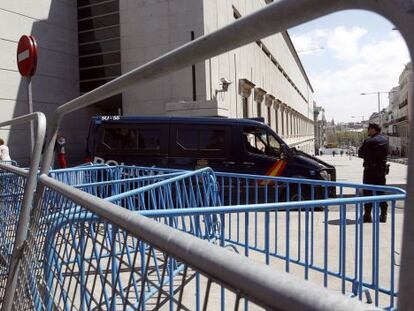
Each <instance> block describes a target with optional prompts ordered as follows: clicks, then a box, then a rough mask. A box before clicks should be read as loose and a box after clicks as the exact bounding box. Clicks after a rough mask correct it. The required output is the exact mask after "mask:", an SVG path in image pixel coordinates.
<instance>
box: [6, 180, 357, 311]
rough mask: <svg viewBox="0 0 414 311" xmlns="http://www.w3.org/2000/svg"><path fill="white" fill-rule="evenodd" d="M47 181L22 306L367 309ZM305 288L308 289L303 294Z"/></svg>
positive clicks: (27, 252) (24, 267) (26, 258)
mask: <svg viewBox="0 0 414 311" xmlns="http://www.w3.org/2000/svg"><path fill="white" fill-rule="evenodd" d="M40 182H41V183H42V184H43V185H44V186H45V189H46V191H45V195H44V196H43V198H42V201H41V202H42V206H43V207H42V208H39V209H37V210H36V213H35V214H34V215H33V218H32V221H31V223H30V230H29V237H28V240H27V245H26V247H25V249H24V254H23V260H22V263H21V269H20V274H19V277H18V284H17V290H16V296H15V299H14V300H13V302H12V303H13V305H12V308H13V309H15V310H17V309H19V310H22V309H23V310H26V309H36V310H44V309H45V310H55V309H58V310H59V309H84V310H93V309H99V310H102V309H103V310H146V309H156V310H158V309H160V308H161V307H165V308H166V309H169V310H173V309H176V308H178V309H184V310H200V309H203V310H210V309H212V310H215V309H222V310H224V309H229V308H233V309H237V306H238V305H243V304H245V305H252V306H254V305H256V307H258V308H263V309H292V308H294V309H296V310H312V309H313V308H315V306H316V307H317V309H319V310H320V309H322V310H331V309H332V308H335V309H337V310H349V309H352V310H362V309H363V307H362V305H360V304H359V303H358V302H357V301H355V300H351V299H346V300H344V301H342V300H343V299H345V298H343V299H342V298H341V297H340V296H338V294H332V295H330V296H329V297H326V299H323V300H321V299H320V298H318V297H322V296H323V291H321V288H319V287H317V286H314V285H311V284H310V283H308V282H305V281H302V280H300V279H297V278H295V277H293V276H286V277H285V276H284V275H282V274H279V273H277V272H276V271H275V270H274V269H269V268H267V267H266V266H264V265H260V264H257V263H256V264H253V262H250V261H249V260H247V259H244V258H243V257H242V256H239V255H237V254H234V253H233V252H230V251H228V250H226V249H223V248H220V247H218V246H215V245H212V244H211V243H207V241H205V242H204V241H202V240H200V239H199V238H196V237H192V236H191V235H188V234H185V233H183V232H179V231H176V230H175V229H173V228H170V227H168V226H166V225H165V224H161V223H157V222H154V221H152V220H150V219H147V218H146V217H143V216H140V215H139V214H137V213H136V212H133V211H129V210H127V209H125V208H122V207H120V206H117V205H114V204H112V203H110V202H107V201H104V200H102V199H98V198H96V197H95V196H92V195H90V194H87V193H85V192H83V191H80V190H78V189H76V188H74V187H70V186H68V185H64V184H61V183H60V182H58V181H56V180H54V179H52V178H50V177H47V176H45V175H43V176H41V177H40ZM177 210H178V209H177ZM46 228H47V230H46ZM42 245H43V247H42ZM42 249H43V251H42ZM299 284H300V286H301V289H302V290H305V291H306V295H296V293H295V291H294V290H293V289H294V288H296V286H297V285H299ZM217 296H218V297H217ZM305 296H306V297H305ZM292 297H295V298H294V301H293V300H292Z"/></svg>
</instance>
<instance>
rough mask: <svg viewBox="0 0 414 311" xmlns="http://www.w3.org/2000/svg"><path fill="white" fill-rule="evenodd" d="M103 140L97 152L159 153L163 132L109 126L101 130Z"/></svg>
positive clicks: (101, 139)
mask: <svg viewBox="0 0 414 311" xmlns="http://www.w3.org/2000/svg"><path fill="white" fill-rule="evenodd" d="M100 131H101V138H100V144H98V146H97V151H101V152H111V153H116V152H120V151H122V152H129V153H137V152H140V151H142V152H144V153H147V152H149V151H152V152H154V151H155V152H156V153H159V151H160V149H161V130H159V129H155V128H154V127H151V128H148V127H144V128H141V127H131V126H130V125H121V126H114V125H107V126H102V127H101V128H100Z"/></svg>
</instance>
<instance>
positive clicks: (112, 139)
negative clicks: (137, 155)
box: [102, 127, 137, 150]
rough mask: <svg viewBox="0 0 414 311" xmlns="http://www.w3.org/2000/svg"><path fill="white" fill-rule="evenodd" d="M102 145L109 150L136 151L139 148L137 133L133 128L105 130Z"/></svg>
mask: <svg viewBox="0 0 414 311" xmlns="http://www.w3.org/2000/svg"><path fill="white" fill-rule="evenodd" d="M102 144H103V145H105V146H106V147H108V148H109V149H112V150H114V149H122V150H129V149H136V148H137V131H136V129H131V128H120V127H118V128H116V127H113V128H105V130H104V133H103V137H102Z"/></svg>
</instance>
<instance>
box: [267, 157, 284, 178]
mask: <svg viewBox="0 0 414 311" xmlns="http://www.w3.org/2000/svg"><path fill="white" fill-rule="evenodd" d="M286 163H287V162H286V161H285V160H277V161H276V162H275V164H273V165H272V166H271V167H270V169H269V170H268V171H267V172H266V175H267V176H280V175H281V174H282V173H283V170H284V169H285V166H286Z"/></svg>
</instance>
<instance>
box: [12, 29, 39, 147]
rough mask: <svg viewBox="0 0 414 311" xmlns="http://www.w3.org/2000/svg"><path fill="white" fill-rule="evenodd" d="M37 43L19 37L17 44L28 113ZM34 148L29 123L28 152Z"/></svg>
mask: <svg viewBox="0 0 414 311" xmlns="http://www.w3.org/2000/svg"><path fill="white" fill-rule="evenodd" d="M36 65H37V43H36V40H35V38H34V37H33V36H26V35H23V36H21V38H20V40H19V43H18V44H17V67H18V68H19V72H20V74H21V75H22V76H23V77H26V78H27V100H28V104H29V113H33V97H32V76H33V75H34V74H35V72H36ZM33 147H34V125H33V121H31V122H30V150H33Z"/></svg>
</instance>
